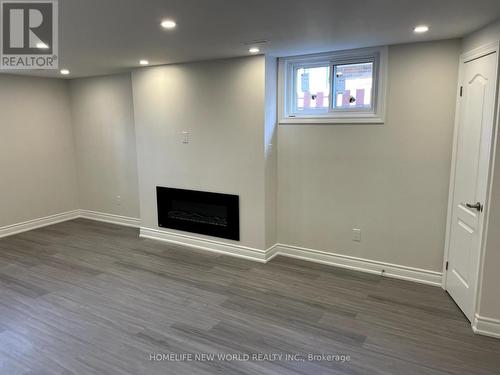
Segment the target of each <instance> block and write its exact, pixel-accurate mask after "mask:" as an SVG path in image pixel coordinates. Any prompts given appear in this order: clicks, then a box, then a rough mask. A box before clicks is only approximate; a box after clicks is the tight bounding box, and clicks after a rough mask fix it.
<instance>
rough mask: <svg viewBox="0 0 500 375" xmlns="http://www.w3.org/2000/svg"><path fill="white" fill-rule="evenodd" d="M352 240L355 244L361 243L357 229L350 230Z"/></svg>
mask: <svg viewBox="0 0 500 375" xmlns="http://www.w3.org/2000/svg"><path fill="white" fill-rule="evenodd" d="M352 240H353V241H356V242H361V229H358V228H353V229H352Z"/></svg>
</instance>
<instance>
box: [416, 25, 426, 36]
mask: <svg viewBox="0 0 500 375" xmlns="http://www.w3.org/2000/svg"><path fill="white" fill-rule="evenodd" d="M413 31H414V32H416V33H417V34H422V33H426V32H427V31H429V26H427V25H418V26H415V28H414V29H413Z"/></svg>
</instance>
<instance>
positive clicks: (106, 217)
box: [80, 210, 141, 228]
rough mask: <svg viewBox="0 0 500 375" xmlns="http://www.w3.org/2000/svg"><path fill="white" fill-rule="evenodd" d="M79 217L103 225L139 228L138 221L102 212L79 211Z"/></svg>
mask: <svg viewBox="0 0 500 375" xmlns="http://www.w3.org/2000/svg"><path fill="white" fill-rule="evenodd" d="M80 217H81V218H83V219H89V220H95V221H102V222H105V223H111V224H117V225H123V226H126V227H133V228H139V227H140V225H141V220H140V219H136V218H132V217H126V216H120V215H113V214H106V213H103V212H95V211H89V210H80Z"/></svg>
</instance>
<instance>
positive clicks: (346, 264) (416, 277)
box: [276, 244, 443, 286]
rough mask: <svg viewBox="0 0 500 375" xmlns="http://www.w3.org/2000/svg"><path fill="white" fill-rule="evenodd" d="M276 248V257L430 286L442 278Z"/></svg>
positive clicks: (337, 256)
mask: <svg viewBox="0 0 500 375" xmlns="http://www.w3.org/2000/svg"><path fill="white" fill-rule="evenodd" d="M276 247H277V249H276V252H277V254H276V255H278V254H279V255H283V256H287V257H292V258H297V259H302V260H307V261H311V262H316V263H322V264H327V265H331V266H335V267H342V268H348V269H351V270H356V271H361V272H367V273H372V274H378V275H381V276H386V277H392V278H395V279H402V280H408V281H413V282H417V283H422V284H427V285H432V286H441V280H442V277H443V274H442V273H441V272H436V271H428V270H423V269H419V268H412V267H406V266H400V265H397V264H391V263H384V262H378V261H374V260H369V259H363V258H355V257H351V256H347V255H340V254H333V253H327V252H324V251H319V250H313V249H307V248H303V247H298V246H290V245H283V244H277V246H276Z"/></svg>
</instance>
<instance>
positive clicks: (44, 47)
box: [36, 42, 49, 49]
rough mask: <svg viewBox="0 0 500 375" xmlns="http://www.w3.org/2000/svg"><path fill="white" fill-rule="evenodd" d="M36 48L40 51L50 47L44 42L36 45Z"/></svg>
mask: <svg viewBox="0 0 500 375" xmlns="http://www.w3.org/2000/svg"><path fill="white" fill-rule="evenodd" d="M36 48H38V49H48V48H49V46H48V45H46V44H45V43H44V42H40V43H37V44H36Z"/></svg>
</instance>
